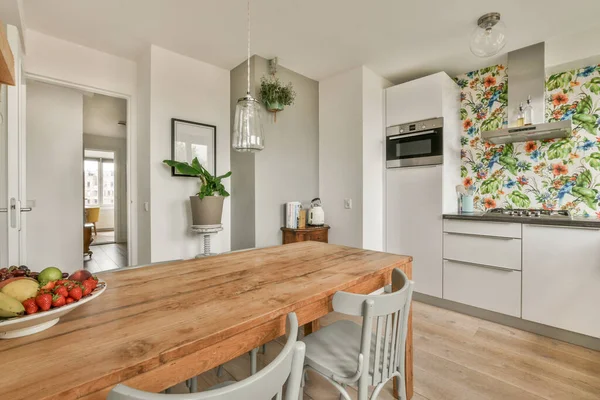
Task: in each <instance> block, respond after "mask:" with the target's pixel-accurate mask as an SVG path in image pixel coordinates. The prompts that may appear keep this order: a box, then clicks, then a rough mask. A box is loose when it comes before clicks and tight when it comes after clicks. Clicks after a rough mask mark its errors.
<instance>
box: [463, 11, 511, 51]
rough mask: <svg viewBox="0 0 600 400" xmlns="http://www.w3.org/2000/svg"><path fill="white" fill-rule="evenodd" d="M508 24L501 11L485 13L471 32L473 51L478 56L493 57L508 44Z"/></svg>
mask: <svg viewBox="0 0 600 400" xmlns="http://www.w3.org/2000/svg"><path fill="white" fill-rule="evenodd" d="M505 31H506V26H505V25H504V22H502V21H500V14H499V13H496V12H494V13H489V14H485V15H483V16H482V17H480V18H479V20H478V21H477V28H475V30H474V31H473V33H472V34H471V43H470V44H471V46H470V47H471V52H472V53H473V54H475V55H476V56H477V57H491V56H493V55H495V54H498V52H499V51H500V50H502V49H503V48H504V46H505V45H506V35H505Z"/></svg>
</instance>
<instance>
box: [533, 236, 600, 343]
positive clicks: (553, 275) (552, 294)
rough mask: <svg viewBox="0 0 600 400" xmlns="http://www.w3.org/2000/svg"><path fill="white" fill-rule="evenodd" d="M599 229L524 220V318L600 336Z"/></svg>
mask: <svg viewBox="0 0 600 400" xmlns="http://www.w3.org/2000/svg"><path fill="white" fill-rule="evenodd" d="M599 307H600V229H591V228H571V227H569V228H567V227H556V226H552V227H550V226H542V225H523V319H526V320H530V321H534V322H538V323H541V324H545V325H549V326H553V327H557V328H562V329H566V330H569V331H573V332H577V333H582V334H584V335H589V336H594V337H598V338H600V311H599Z"/></svg>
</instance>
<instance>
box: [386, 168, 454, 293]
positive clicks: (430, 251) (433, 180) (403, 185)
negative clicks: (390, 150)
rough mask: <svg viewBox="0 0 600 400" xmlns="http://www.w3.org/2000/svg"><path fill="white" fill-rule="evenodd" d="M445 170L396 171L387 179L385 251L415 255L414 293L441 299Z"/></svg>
mask: <svg viewBox="0 0 600 400" xmlns="http://www.w3.org/2000/svg"><path fill="white" fill-rule="evenodd" d="M442 168H443V167H442V166H441V165H438V166H427V167H414V168H393V169H388V170H387V179H386V203H387V204H386V209H387V216H386V217H387V218H386V219H387V221H386V251H387V252H389V253H395V254H406V255H410V256H412V257H413V281H414V282H415V291H416V292H419V293H424V294H428V295H430V296H436V297H442V215H441V214H442V185H441V182H442Z"/></svg>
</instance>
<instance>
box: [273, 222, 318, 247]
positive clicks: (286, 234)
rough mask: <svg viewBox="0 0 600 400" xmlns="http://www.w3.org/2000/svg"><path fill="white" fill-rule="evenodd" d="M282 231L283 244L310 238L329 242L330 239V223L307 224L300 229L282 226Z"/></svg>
mask: <svg viewBox="0 0 600 400" xmlns="http://www.w3.org/2000/svg"><path fill="white" fill-rule="evenodd" d="M281 231H282V235H281V239H282V242H283V244H288V243H296V242H306V241H308V240H312V241H313V242H323V243H328V240H329V225H323V226H307V227H306V228H299V229H292V228H281Z"/></svg>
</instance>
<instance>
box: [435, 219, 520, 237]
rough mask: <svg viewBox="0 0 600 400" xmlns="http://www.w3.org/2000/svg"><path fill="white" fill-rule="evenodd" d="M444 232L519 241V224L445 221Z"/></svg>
mask: <svg viewBox="0 0 600 400" xmlns="http://www.w3.org/2000/svg"><path fill="white" fill-rule="evenodd" d="M444 232H455V233H464V234H468V235H485V236H502V237H510V238H517V239H520V238H521V224H515V223H510V222H482V221H461V220H455V219H445V220H444Z"/></svg>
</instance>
